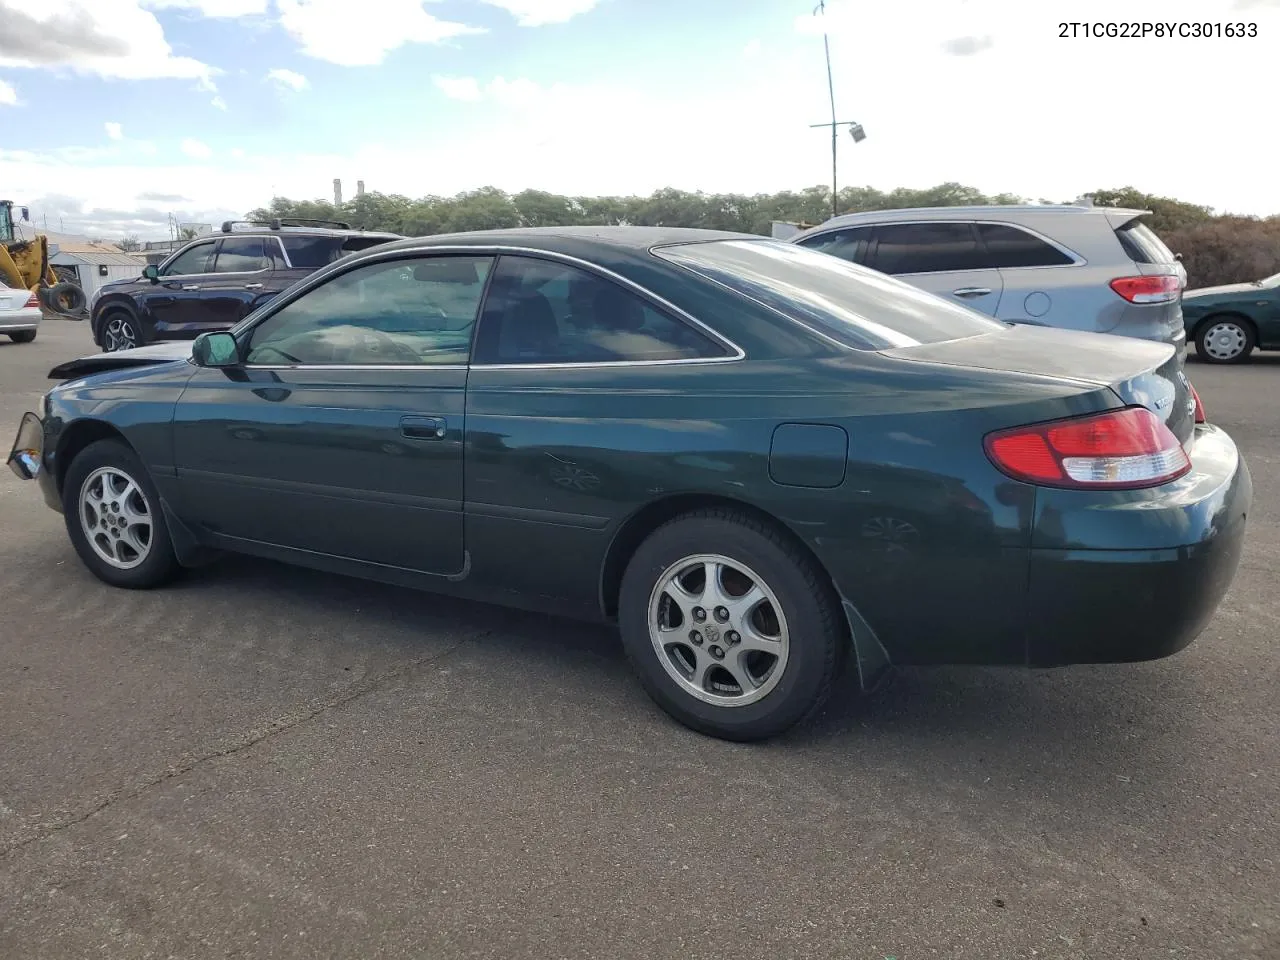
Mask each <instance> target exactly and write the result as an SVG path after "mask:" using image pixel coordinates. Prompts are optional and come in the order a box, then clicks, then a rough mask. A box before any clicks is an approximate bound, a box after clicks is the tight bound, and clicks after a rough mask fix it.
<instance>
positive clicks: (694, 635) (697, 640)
mask: <svg viewBox="0 0 1280 960" xmlns="http://www.w3.org/2000/svg"><path fill="white" fill-rule="evenodd" d="M689 641H690V642H691V643H692V644H693V645H694V646H695V647H700V646H702V634H700V633H699V632H698V631H697V630H690V631H689Z"/></svg>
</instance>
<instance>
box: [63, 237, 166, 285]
mask: <svg viewBox="0 0 1280 960" xmlns="http://www.w3.org/2000/svg"><path fill="white" fill-rule="evenodd" d="M49 263H50V265H51V266H53V267H54V268H56V272H57V273H59V274H62V275H64V276H67V279H74V280H75V281H76V282H77V283H79V284H80V287H81V288H82V289H83V290H84V295H85V296H86V297H92V296H93V295H94V293H96V292H97V290H98V288H99V287H101V286H102V285H103V284H106V283H110V282H111V281H113V280H128V279H131V278H133V277H139V276H141V275H142V268H143V267H145V266H146V264H147V260H146V258H145V257H143V256H140V255H138V254H133V253H122V252H121V251H120V250H119V249H118V248H117V247H114V246H111V245H109V244H105V243H102V244H99V243H65V244H61V243H60V244H56V245H53V246H51V247H50V250H49Z"/></svg>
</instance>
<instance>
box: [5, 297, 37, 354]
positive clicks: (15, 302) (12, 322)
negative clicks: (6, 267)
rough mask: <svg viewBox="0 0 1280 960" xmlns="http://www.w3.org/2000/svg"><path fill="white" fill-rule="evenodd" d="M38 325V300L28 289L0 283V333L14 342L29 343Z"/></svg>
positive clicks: (34, 335)
mask: <svg viewBox="0 0 1280 960" xmlns="http://www.w3.org/2000/svg"><path fill="white" fill-rule="evenodd" d="M39 326H40V300H39V299H38V298H37V297H36V295H35V294H34V293H32V292H30V291H28V290H15V289H14V288H13V287H8V286H5V285H4V284H3V283H0V333H6V334H8V335H9V339H10V340H12V341H13V342H14V343H30V342H31V341H32V340H34V339H35V338H36V328H37V327H39Z"/></svg>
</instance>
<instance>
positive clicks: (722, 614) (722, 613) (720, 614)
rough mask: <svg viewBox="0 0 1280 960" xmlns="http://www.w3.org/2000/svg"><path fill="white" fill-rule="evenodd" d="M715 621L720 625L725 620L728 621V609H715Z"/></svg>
mask: <svg viewBox="0 0 1280 960" xmlns="http://www.w3.org/2000/svg"><path fill="white" fill-rule="evenodd" d="M716 619H717V620H719V621H720V622H721V623H724V622H725V621H726V620H728V619H729V608H728V607H716Z"/></svg>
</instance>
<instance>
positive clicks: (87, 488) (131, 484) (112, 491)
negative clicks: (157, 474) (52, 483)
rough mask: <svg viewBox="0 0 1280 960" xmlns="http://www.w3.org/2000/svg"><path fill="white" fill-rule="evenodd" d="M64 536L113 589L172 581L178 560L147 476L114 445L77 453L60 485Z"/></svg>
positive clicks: (103, 443)
mask: <svg viewBox="0 0 1280 960" xmlns="http://www.w3.org/2000/svg"><path fill="white" fill-rule="evenodd" d="M62 507H63V516H64V518H65V520H66V524H67V534H68V536H70V538H71V543H72V545H73V546H74V547H75V548H76V553H78V554H79V555H80V559H81V560H82V561H83V562H84V565H85V566H87V567H88V568H89V570H90V571H91V572H92V573H93V574H94V576H96V577H97V578H98V579H99V580H102V581H104V582H106V583H109V584H111V585H112V586H115V587H128V588H130V589H147V588H149V587H157V586H160V585H161V584H163V583H165V582H167V581H168V580H170V579H172V578H173V576H174V575H175V574H176V573H177V572H178V570H179V566H178V560H177V557H176V556H175V555H174V551H173V543H172V541H171V540H170V539H169V528H168V526H167V524H166V523H165V519H164V511H163V510H162V509H161V507H160V495H159V493H157V491H156V488H155V485H154V484H153V483H152V482H151V478H150V477H149V476H147V471H146V469H145V468H144V467H143V465H142V461H141V460H139V459H138V456H137V454H135V453H134V452H133V451H132V450H131V449H129V447H128V446H126V445H125V444H124V443H122V442H120V441H119V440H98V441H96V442H94V443H91V444H89V445H88V446H87V447H85V448H84V449H83V450H81V451H80V453H78V454H77V455H76V457H75V459H74V460H72V461H71V464H70V466H69V467H68V468H67V475H66V477H65V478H64V480H63V483H62Z"/></svg>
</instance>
